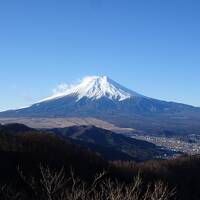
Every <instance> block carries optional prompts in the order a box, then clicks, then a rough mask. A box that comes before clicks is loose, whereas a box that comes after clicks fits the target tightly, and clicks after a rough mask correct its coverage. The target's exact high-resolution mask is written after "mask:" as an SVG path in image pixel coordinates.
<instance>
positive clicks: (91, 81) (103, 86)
mask: <svg viewBox="0 0 200 200" xmlns="http://www.w3.org/2000/svg"><path fill="white" fill-rule="evenodd" d="M68 95H73V96H77V101H79V100H80V99H82V98H83V97H87V98H90V99H92V100H95V99H100V98H102V97H107V98H109V99H111V100H117V101H123V100H125V99H128V98H131V97H135V96H141V95H140V94H138V93H136V92H133V91H131V90H129V89H127V88H125V87H123V86H121V85H120V84H118V83H116V82H115V81H113V80H111V79H110V78H108V77H107V76H87V77H85V78H83V79H82V81H81V82H80V83H79V84H77V85H73V86H69V87H66V89H64V90H63V91H62V92H60V93H56V94H54V95H53V96H51V97H49V98H46V99H44V100H42V102H43V101H48V100H52V99H57V98H61V97H64V96H68Z"/></svg>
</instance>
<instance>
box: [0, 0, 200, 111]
mask: <svg viewBox="0 0 200 200" xmlns="http://www.w3.org/2000/svg"><path fill="white" fill-rule="evenodd" d="M199 10H200V1H199V0H162V1H161V0H29V1H27V0H17V1H16V0H1V1H0V94H1V98H0V110H5V109H10V108H16V107H20V106H25V105H29V104H31V103H33V102H35V101H37V100H40V99H41V98H44V97H46V96H49V95H51V93H52V90H53V89H54V88H55V87H56V86H57V85H58V84H60V83H71V82H73V83H74V82H75V81H77V80H79V79H80V78H82V77H84V76H86V75H107V76H109V77H111V78H112V79H114V80H116V81H118V82H119V83H121V84H123V85H125V86H126V87H128V88H130V89H133V90H135V91H137V92H140V93H142V94H144V95H146V96H150V97H154V98H158V99H163V100H169V101H177V102H182V103H187V104H192V105H196V106H200V92H199V90H200V78H199V76H200V25H199V22H200V12H199Z"/></svg>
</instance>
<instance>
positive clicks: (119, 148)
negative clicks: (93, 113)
mask: <svg viewBox="0 0 200 200" xmlns="http://www.w3.org/2000/svg"><path fill="white" fill-rule="evenodd" d="M50 131H51V132H52V133H54V134H56V135H57V136H60V137H61V138H64V139H69V138H70V139H72V141H73V142H75V143H76V144H79V145H81V146H84V147H86V148H89V149H90V150H92V151H95V152H98V153H99V154H100V155H101V156H103V157H104V158H105V159H107V160H135V161H144V160H150V159H158V158H159V159H160V158H166V157H170V156H172V155H174V153H175V152H172V151H169V150H166V149H163V148H161V147H158V146H156V145H154V144H152V143H150V142H146V141H142V140H137V139H133V138H129V137H126V136H123V135H121V134H116V133H113V132H111V131H108V130H105V129H101V128H97V127H94V126H74V127H68V128H56V129H51V130H50Z"/></svg>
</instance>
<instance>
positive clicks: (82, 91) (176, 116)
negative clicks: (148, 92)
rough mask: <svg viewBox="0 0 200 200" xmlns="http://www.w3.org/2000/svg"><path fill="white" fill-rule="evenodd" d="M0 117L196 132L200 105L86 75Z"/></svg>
mask: <svg viewBox="0 0 200 200" xmlns="http://www.w3.org/2000/svg"><path fill="white" fill-rule="evenodd" d="M0 117H46V118H49V117H50V118H54V117H56V118H57V117H79V118H84V117H93V118H98V119H101V120H104V121H108V122H111V123H113V124H115V125H117V126H120V127H130V128H135V129H138V130H142V131H144V132H147V133H156V134H158V133H161V134H162V133H165V132H167V133H171V134H172V135H173V134H190V133H194V134H198V133H200V123H199V122H200V108H196V107H193V106H189V105H184V104H179V103H173V102H166V101H160V100H156V99H152V98H148V97H146V96H144V95H141V94H138V93H136V92H134V91H131V90H129V89H127V88H125V87H123V86H121V85H120V84H118V83H116V82H115V81H113V80H111V79H109V78H108V77H105V76H103V77H97V76H95V77H86V78H84V79H83V81H82V82H80V84H78V85H75V86H70V87H69V88H66V89H65V90H64V91H62V92H60V93H58V94H55V95H53V96H51V97H48V98H46V99H44V100H42V101H40V102H38V103H36V104H33V105H32V106H30V107H27V108H24V109H19V110H11V111H6V112H2V113H0Z"/></svg>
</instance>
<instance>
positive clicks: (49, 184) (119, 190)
mask: <svg viewBox="0 0 200 200" xmlns="http://www.w3.org/2000/svg"><path fill="white" fill-rule="evenodd" d="M18 171H19V176H20V177H21V179H22V180H23V182H24V184H25V186H26V188H27V191H29V192H28V193H27V191H24V190H23V191H18V192H15V191H13V190H12V188H11V187H9V186H3V187H1V195H2V198H3V200H8V199H9V200H27V199H30V200H169V199H171V198H172V197H174V195H175V189H174V188H171V189H170V188H169V187H168V186H167V185H166V184H164V183H163V182H161V181H157V182H155V183H151V184H148V185H146V186H145V185H144V184H143V182H142V179H141V178H140V175H137V176H136V177H135V178H134V180H133V182H132V183H131V184H125V183H121V182H118V181H117V180H115V181H114V180H111V179H110V178H107V177H106V172H102V173H100V174H98V175H96V176H95V177H94V179H93V181H92V182H91V183H90V184H88V183H86V182H84V181H83V180H81V179H80V178H78V177H76V176H75V174H74V172H73V170H71V173H70V176H66V175H65V172H64V169H61V170H60V171H53V170H50V169H49V168H48V167H46V168H44V167H42V166H40V177H39V178H36V177H26V176H24V175H23V172H22V171H21V170H18ZM30 194H31V195H30Z"/></svg>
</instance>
